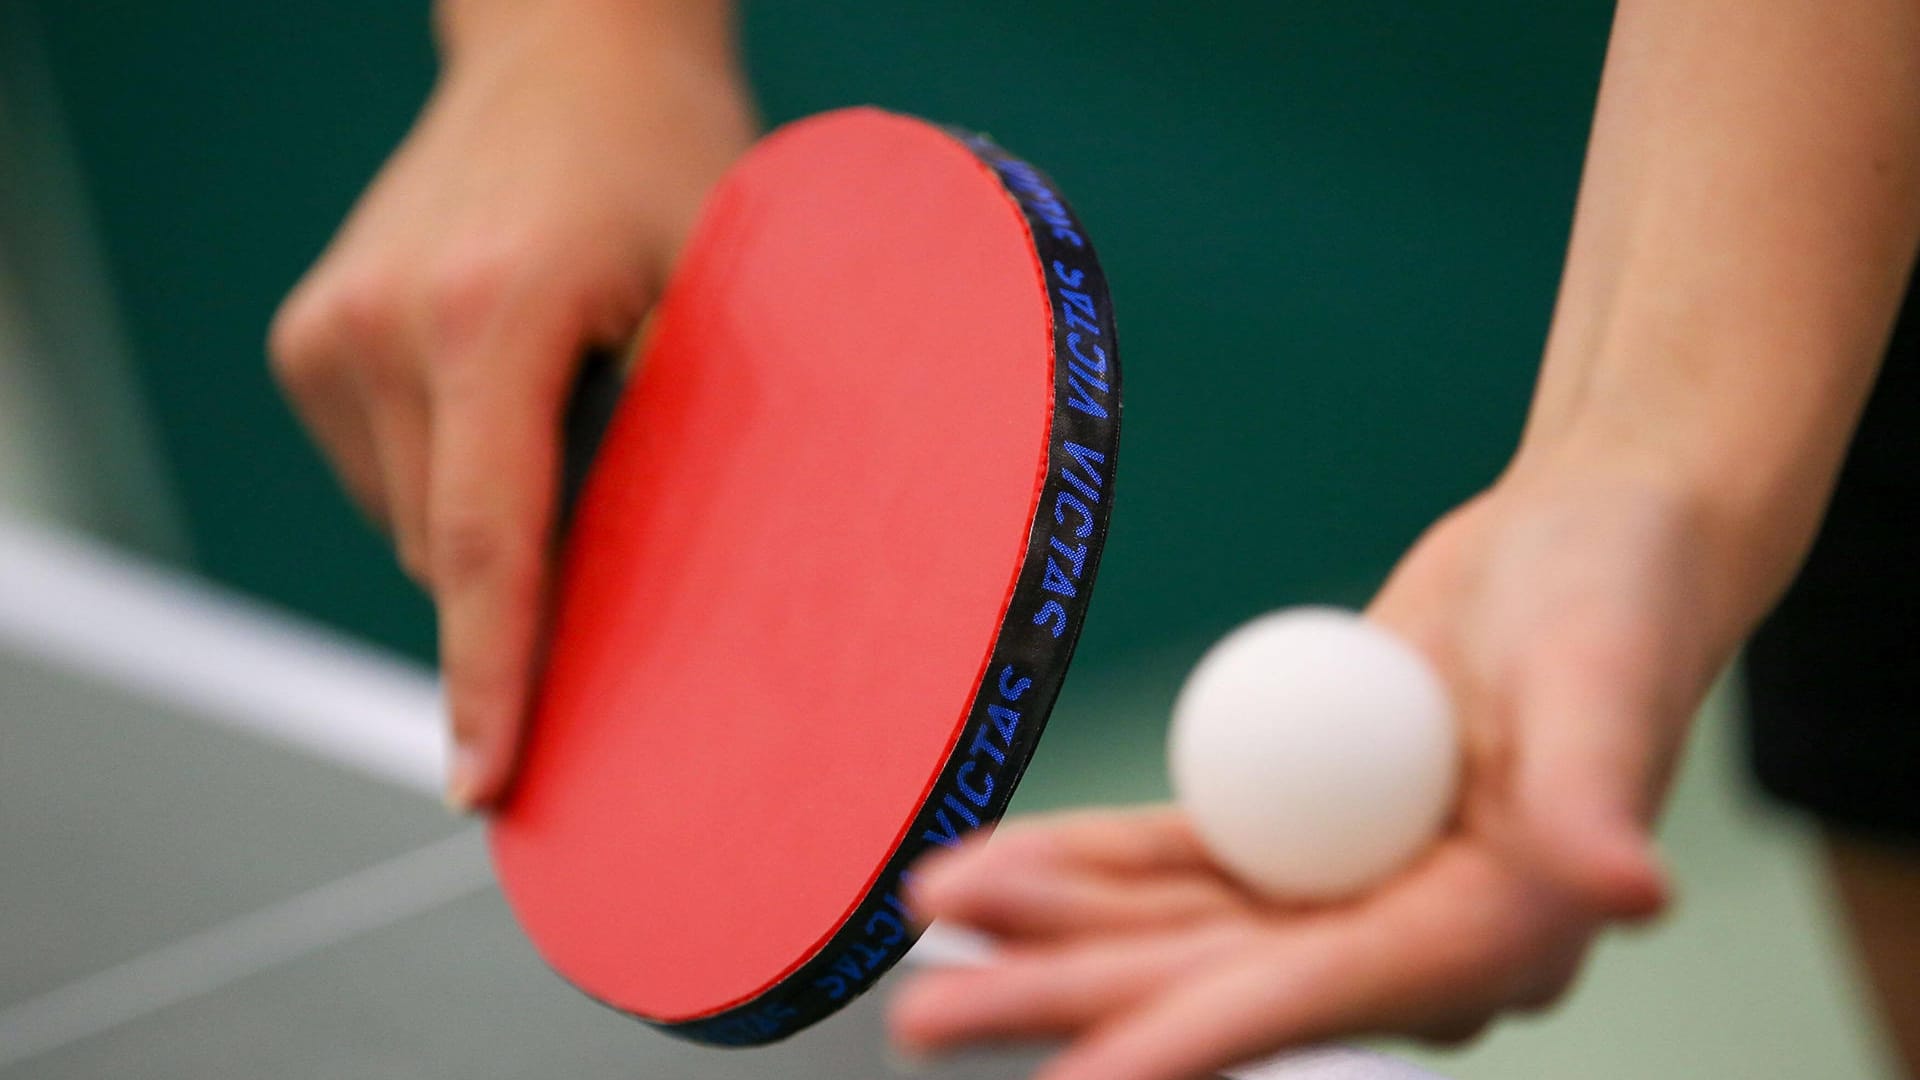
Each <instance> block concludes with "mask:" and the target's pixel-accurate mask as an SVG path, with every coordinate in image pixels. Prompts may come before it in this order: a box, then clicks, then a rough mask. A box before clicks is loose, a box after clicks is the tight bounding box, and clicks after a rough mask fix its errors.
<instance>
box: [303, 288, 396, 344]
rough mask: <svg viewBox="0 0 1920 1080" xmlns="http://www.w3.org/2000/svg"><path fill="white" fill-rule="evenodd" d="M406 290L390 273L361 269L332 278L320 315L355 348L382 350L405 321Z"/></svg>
mask: <svg viewBox="0 0 1920 1080" xmlns="http://www.w3.org/2000/svg"><path fill="white" fill-rule="evenodd" d="M405 297H406V290H405V287H404V284H403V283H402V282H400V281H398V280H396V279H395V278H394V277H393V275H390V274H387V273H384V272H379V271H373V270H363V271H358V272H356V273H353V274H351V275H348V276H344V277H342V278H341V279H339V280H338V281H336V282H335V283H334V285H333V287H332V289H331V290H330V291H329V292H328V293H327V294H326V295H325V297H324V298H323V305H322V307H323V313H322V316H321V317H322V318H323V319H324V320H325V321H326V322H327V323H329V324H331V325H332V326H333V327H334V328H336V331H337V333H338V335H339V336H340V338H341V339H342V340H344V341H345V342H347V343H348V344H349V346H350V347H352V348H354V349H355V350H357V351H362V350H364V351H365V352H369V353H377V352H381V351H384V349H382V348H379V346H384V345H386V344H387V343H388V342H390V341H392V340H393V339H394V338H395V337H397V336H398V335H399V334H400V332H401V330H402V328H403V326H404V325H405V322H406V309H405V304H406V300H405Z"/></svg>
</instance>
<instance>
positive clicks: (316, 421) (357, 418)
mask: <svg viewBox="0 0 1920 1080" xmlns="http://www.w3.org/2000/svg"><path fill="white" fill-rule="evenodd" d="M302 322H309V320H306V319H305V318H304V317H302ZM289 326H291V327H292V329H287V327H289ZM334 349H335V346H334V344H333V343H332V342H330V341H327V340H323V335H322V334H321V332H320V330H319V328H318V327H315V326H310V325H301V323H295V322H293V321H292V320H291V319H290V318H289V317H288V316H287V315H286V313H285V312H284V311H283V312H282V314H281V316H280V317H279V318H277V319H276V320H275V322H274V329H273V334H272V337H271V340H270V345H269V350H270V354H271V357H272V366H273V373H274V379H275V381H276V382H278V383H279V385H280V388H281V392H282V393H283V394H284V395H285V397H286V400H287V403H288V404H289V405H290V406H291V407H292V408H293V411H294V415H295V416H297V417H299V419H300V423H301V425H302V426H304V427H305V428H306V429H307V431H308V433H309V434H311V435H312V436H313V440H314V442H315V443H317V444H319V446H320V450H321V452H322V453H323V454H324V455H325V456H326V458H327V461H328V463H329V464H331V465H332V466H333V471H334V473H335V475H336V476H338V477H339V479H340V486H341V487H342V488H344V489H346V492H347V495H348V497H349V498H351V499H352V500H353V503H354V505H355V506H357V507H359V509H360V512H361V513H363V514H365V515H366V516H367V519H368V520H370V521H372V522H373V523H374V524H375V525H376V526H378V527H380V528H381V529H386V528H389V524H388V515H387V501H386V493H385V485H384V481H383V477H382V474H381V470H380V461H379V456H378V455H377V454H376V453H375V452H374V436H373V429H372V426H371V424H370V423H369V421H368V418H367V414H366V407H365V401H364V399H363V398H362V397H361V395H360V393H359V392H358V390H357V388H356V387H355V385H354V381H353V377H352V376H351V375H350V374H349V371H350V367H349V365H347V364H345V363H342V362H340V361H341V358H340V357H339V356H337V355H335V351H334Z"/></svg>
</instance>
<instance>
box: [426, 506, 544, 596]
mask: <svg viewBox="0 0 1920 1080" xmlns="http://www.w3.org/2000/svg"><path fill="white" fill-rule="evenodd" d="M425 554H426V556H427V558H428V559H429V560H430V561H431V563H432V566H433V572H434V581H435V584H436V586H437V587H438V588H440V589H443V590H465V589H470V588H473V587H475V586H481V585H495V584H499V583H503V582H507V581H510V580H511V579H512V578H513V577H515V576H516V575H517V573H518V571H519V570H520V569H521V568H522V567H523V566H524V565H526V564H527V563H529V562H530V561H531V560H532V559H533V558H535V557H536V553H535V552H533V551H531V550H530V549H529V545H528V544H527V542H526V541H525V539H524V538H523V537H522V536H521V535H520V534H519V532H518V531H517V530H515V529H513V528H510V527H506V526H503V524H502V523H500V522H498V521H495V520H493V519H492V518H490V517H487V516H485V515H479V514H471V513H455V514H449V515H445V516H443V517H442V518H441V519H440V520H439V521H437V522H436V523H435V524H434V526H433V531H432V539H431V548H430V550H429V551H427V552H425Z"/></svg>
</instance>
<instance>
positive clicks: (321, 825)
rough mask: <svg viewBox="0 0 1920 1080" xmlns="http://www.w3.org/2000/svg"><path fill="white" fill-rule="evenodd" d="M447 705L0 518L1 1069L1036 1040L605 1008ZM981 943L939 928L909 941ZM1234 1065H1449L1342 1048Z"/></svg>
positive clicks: (103, 556) (977, 1073) (176, 1068)
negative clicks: (502, 826) (505, 884)
mask: <svg viewBox="0 0 1920 1080" xmlns="http://www.w3.org/2000/svg"><path fill="white" fill-rule="evenodd" d="M437 708H438V707H437V693H436V688H435V685H434V683H433V680H432V678H431V676H430V675H429V673H427V672H426V671H424V670H422V669H420V668H419V667H417V666H415V665H412V664H410V663H408V662H406V661H404V660H401V659H398V658H395V657H392V656H389V655H385V654H382V653H380V652H377V651H375V650H373V649H371V648H369V647H367V646H365V645H363V644H360V643H358V642H355V641H353V640H350V639H347V638H344V637H341V636H339V635H336V634H334V633H332V632H330V631H327V630H325V629H322V628H320V627H317V626H314V625H312V624H310V623H307V622H304V621H302V620H301V619H299V618H297V617H294V616H291V615H288V614H286V613H283V612H279V611H274V610H270V609H267V608H265V607H262V606H260V605H258V604H256V603H254V602H252V601H249V600H247V599H244V598H241V597H238V596H234V595H232V594H229V593H224V592H222V591H220V590H217V589H215V588H213V587H211V586H208V585H206V584H205V583H203V582H200V581H197V580H196V579H193V578H192V577H190V576H187V575H184V574H181V573H178V572H176V571H172V570H168V569H165V568H161V567H157V566H154V565H151V564H148V563H144V562H141V561H139V560H137V559H133V558H130V557H128V556H127V555H125V554H123V553H120V552H117V551H114V550H112V549H109V548H106V547H103V546H100V545H98V544H96V543H94V542H92V541H88V540H85V539H82V538H80V537H77V536H74V535H72V534H68V533H63V532H59V531H55V530H50V529H47V528H45V527H42V526H31V525H27V524H25V523H22V522H19V521H8V520H6V519H0V823H4V828H0V1080H80V1078H86V1080H98V1078H103V1077H108V1078H112V1077H139V1078H142V1080H173V1078H178V1080H208V1078H220V1077H246V1078H249V1080H253V1078H259V1077H275V1078H289V1080H295V1078H308V1077H354V1078H363V1077H394V1078H416V1077H419V1078H428V1077H449V1078H452V1077H458V1078H461V1080H489V1078H494V1077H499V1078H507V1077H513V1078H521V1077H527V1076H568V1077H587V1076H620V1077H649V1078H654V1077H663V1078H679V1077H688V1078H700V1080H761V1078H765V1080H774V1078H779V1080H829V1078H833V1080H841V1078H856V1077H857V1078H868V1077H889V1076H907V1075H911V1076H917V1077H924V1078H928V1080H1001V1078H1013V1077H1021V1076H1026V1075H1028V1074H1029V1073H1030V1072H1031V1070H1032V1068H1033V1066H1034V1064H1035V1063H1036V1062H1037V1061H1039V1060H1040V1057H1041V1052H1039V1051H1033V1050H1021V1051H1012V1050H1009V1051H995V1052H986V1053H976V1054H969V1055H965V1056H962V1057H958V1058H955V1059H951V1060H944V1061H940V1062H937V1063H927V1064H917V1065H916V1064H912V1063H904V1062H897V1061H894V1060H891V1059H890V1057H889V1055H888V1052H887V1050H886V1045H887V1044H886V1039H885V1037H884V1031H883V1022H882V1021H883V1014H884V1007H885V999H886V997H887V992H888V987H887V984H884V983H883V984H882V986H881V987H880V989H878V990H877V991H875V992H874V993H872V994H869V995H868V996H867V998H866V999H865V1000H863V1001H862V1002H860V1003H859V1004H858V1005H857V1006H856V1007H854V1008H852V1009H850V1010H848V1011H847V1012H845V1013H843V1014H842V1015H840V1016H838V1017H835V1018H833V1019H831V1020H829V1021H827V1022H825V1023H823V1024H821V1025H819V1026H818V1027H816V1028H813V1029H811V1030H808V1031H806V1032H803V1033H802V1034H800V1035H799V1036H797V1037H795V1038H793V1039H791V1040H788V1041H786V1042H783V1043H780V1044H777V1045H775V1046H772V1047H768V1048H762V1049H756V1050H716V1049H712V1048H707V1047H701V1046H696V1045H692V1044H688V1043H683V1042H680V1041H677V1040H675V1039H672V1038H670V1037H668V1036H665V1035H661V1034H658V1033H656V1032H653V1031H651V1030H649V1029H647V1028H646V1027H644V1026H642V1025H640V1024H638V1023H635V1022H633V1021H632V1020H629V1019H627V1018H624V1017H622V1016H619V1015H616V1014H615V1013H613V1012H611V1011H609V1010H606V1009H603V1008H600V1007H598V1006H596V1005H595V1004H593V1003H592V1002H590V1001H588V1000H587V999H586V998H584V997H582V996H581V995H579V994H578V993H576V992H575V991H573V990H572V989H570V988H569V987H567V986H566V985H564V984H563V983H562V982H561V980H560V979H559V978H558V977H556V976H554V975H553V974H551V973H550V972H548V971H547V969H546V968H545V967H543V966H542V964H541V963H540V961H539V959H538V958H537V957H536V956H535V955H534V953H533V952H532V950H531V948H530V947H529V945H528V944H527V943H526V941H525V940H524V939H523V938H522V936H521V935H520V933H519V931H518V930H517V929H516V928H515V926H514V924H513V920H512V918H511V916H510V915H509V913H508V911H507V909H506V906H505V904H504V902H503V901H502V899H501V897H500V896H499V894H498V892H497V891H496V889H495V888H494V885H493V879H492V875H491V873H490V871H489V868H488V865H487V858H486V852H485V845H484V842H483V839H482V836H481V830H480V829H479V828H478V827H477V826H476V825H474V824H473V823H472V822H470V821H467V820H465V819H461V818H457V817H455V816H453V815H450V814H448V813H447V812H446V811H444V810H442V809H441V808H440V806H439V804H438V801H437V799H436V798H434V797H433V796H434V793H435V791H436V790H437V781H438V776H439V769H440V763H441V762H440V755H441V753H442V751H441V747H440V742H439V734H438V715H437ZM960 941H961V939H959V938H957V937H955V936H953V935H947V934H943V933H942V932H940V930H939V928H937V927H936V928H935V933H934V934H932V935H930V937H929V939H928V940H927V941H926V942H924V943H923V947H922V948H920V949H917V950H916V955H915V956H914V957H910V958H909V962H912V963H931V962H941V961H942V959H943V958H944V957H945V956H947V955H949V954H951V953H953V952H955V951H956V950H957V949H958V948H959V947H960V945H959V942H960ZM1234 1075H1236V1076H1241V1077H1247V1078H1255V1077H1257V1078H1259V1080H1396V1078H1400V1080H1406V1078H1413V1077H1417V1076H1423V1075H1427V1074H1425V1073H1421V1072H1419V1071H1418V1070H1415V1069H1414V1068H1412V1067H1411V1066H1408V1065H1406V1064H1404V1063H1401V1062H1399V1061H1397V1060H1395V1059H1392V1058H1388V1057H1382V1056H1377V1055H1374V1054H1370V1053H1366V1052H1362V1051H1356V1050H1348V1049H1344V1048H1334V1049H1323V1050H1314V1051H1309V1052H1306V1053H1303V1054H1298V1055H1293V1056H1291V1057H1289V1058H1286V1059H1283V1060H1280V1061H1277V1062H1273V1063H1268V1064H1265V1065H1261V1066H1255V1067H1252V1068H1249V1069H1244V1070H1241V1071H1238V1072H1236V1073H1235V1074H1234Z"/></svg>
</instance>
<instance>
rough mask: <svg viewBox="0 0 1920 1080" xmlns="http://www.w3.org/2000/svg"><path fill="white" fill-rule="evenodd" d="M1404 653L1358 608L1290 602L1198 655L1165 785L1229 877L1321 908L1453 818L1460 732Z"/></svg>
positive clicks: (1434, 683) (1383, 870) (1427, 670)
mask: <svg viewBox="0 0 1920 1080" xmlns="http://www.w3.org/2000/svg"><path fill="white" fill-rule="evenodd" d="M1452 713H1453V710H1452V707H1451V705H1450V703H1449V702H1448V700H1447V694H1446V689H1445V687H1444V686H1443V685H1442V684H1441V682H1440V679H1439V677H1438V676H1437V675H1436V674H1435V673H1434V671H1433V669H1432V667H1431V666H1430V665H1429V664H1428V663H1427V661H1426V659H1425V658H1424V657H1422V656H1421V655H1420V654H1419V653H1418V652H1416V651H1415V650H1414V649H1413V647H1412V646H1410V645H1408V644H1407V643H1406V642H1404V641H1401V640H1400V639H1399V638H1398V637H1395V636H1394V635H1393V634H1391V633H1389V632H1388V631H1386V630H1385V629H1382V628H1381V627H1380V626H1378V625H1376V624H1374V623H1372V622H1369V621H1368V620H1366V619H1364V618H1362V617H1361V616H1359V615H1356V614H1353V613H1351V612H1346V611H1340V610H1337V609H1333V608H1295V609H1292V610H1288V611H1281V612H1276V613H1274V614H1271V615H1266V616H1262V617H1261V618H1258V619H1255V620H1253V621H1252V622H1250V623H1248V624H1246V625H1245V626H1243V627H1241V628H1239V629H1238V630H1235V631H1234V632H1233V633H1231V634H1229V635H1227V636H1226V637H1225V638H1223V639H1221V641H1220V642H1219V643H1218V644H1216V645H1215V646H1214V647H1213V648H1212V649H1211V650H1209V651H1208V652H1207V654H1206V656H1204V657H1202V658H1201V660H1200V663H1199V664H1198V665H1197V666H1196V667H1195V668H1194V669H1193V673H1192V674H1191V675H1189V676H1188V677H1187V684H1186V686H1185V687H1184V688H1182V690H1181V691H1180V696H1179V698H1178V700H1176V701H1175V703H1174V707H1173V729H1172V732H1171V736H1170V739H1169V746H1168V749H1169V758H1170V764H1171V769H1172V773H1173V789H1174V793H1175V796H1176V797H1177V798H1178V800H1179V802H1180V805H1181V807H1182V808H1183V809H1184V810H1185V811H1186V813H1187V815H1188V817H1189V818H1190V819H1191V820H1192V822H1193V826H1194V829H1195V831H1196V832H1197V833H1198V834H1199V836H1200V839H1201V841H1202V843H1204V844H1205V845H1206V847H1207V849H1208V850H1209V851H1210V852H1211V853H1212V854H1213V855H1214V857H1215V858H1216V860H1217V861H1219V862H1220V863H1221V865H1223V866H1225V867H1226V868H1227V869H1228V870H1229V871H1231V872H1232V873H1233V874H1234V875H1235V876H1236V877H1238V878H1239V879H1240V880H1241V881H1242V882H1243V883H1245V884H1246V885H1248V886H1250V887H1252V888H1253V889H1255V890H1256V891H1258V892H1261V893H1264V894H1267V895H1270V896H1273V897H1276V898H1286V899H1294V900H1307V901H1314V900H1332V899H1337V898H1339V897H1342V896H1348V895H1351V894H1353V893H1356V892H1359V891H1362V890H1364V889H1366V888H1367V887H1368V886H1370V885H1373V884H1375V883H1376V882H1378V881H1379V880H1380V879H1382V878H1384V877H1386V876H1387V875H1388V874H1391V873H1392V872H1393V871H1394V870H1396V869H1398V868H1400V867H1401V866H1402V865H1404V864H1406V863H1407V862H1408V861H1409V860H1411V859H1412V858H1413V856H1414V855H1416V854H1417V853H1419V852H1420V850H1421V849H1422V848H1424V847H1426V845H1427V844H1428V843H1430V842H1431V841H1432V839H1433V837H1434V836H1435V835H1436V834H1437V833H1438V831H1439V829H1440V827H1441V826H1442V824H1444V823H1445V821H1446V819H1447V816H1448V813H1449V812H1450V810H1451V809H1452V806H1453V799H1454V788H1455V786H1456V783H1457V777H1458V773H1459V757H1460V751H1459V738H1458V735H1457V733H1456V731H1455V727H1454V719H1453V715H1452Z"/></svg>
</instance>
